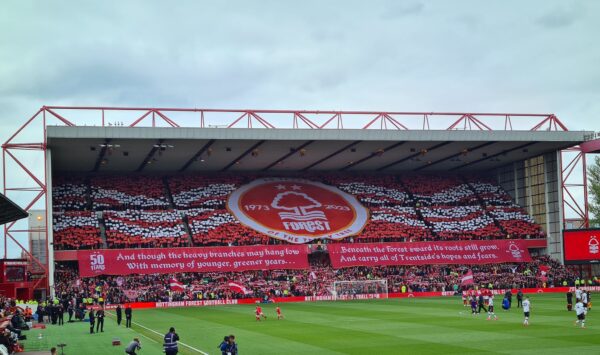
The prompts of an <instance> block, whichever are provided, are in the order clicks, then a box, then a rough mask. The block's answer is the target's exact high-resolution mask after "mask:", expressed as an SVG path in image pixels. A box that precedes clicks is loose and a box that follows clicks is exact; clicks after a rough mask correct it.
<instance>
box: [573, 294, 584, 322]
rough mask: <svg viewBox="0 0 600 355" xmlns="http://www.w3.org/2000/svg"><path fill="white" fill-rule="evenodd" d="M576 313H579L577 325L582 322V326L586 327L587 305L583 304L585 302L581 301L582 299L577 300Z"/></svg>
mask: <svg viewBox="0 0 600 355" xmlns="http://www.w3.org/2000/svg"><path fill="white" fill-rule="evenodd" d="M575 313H576V314H577V320H576V321H575V325H577V324H581V328H585V307H584V306H583V302H581V300H579V301H577V303H576V304H575Z"/></svg>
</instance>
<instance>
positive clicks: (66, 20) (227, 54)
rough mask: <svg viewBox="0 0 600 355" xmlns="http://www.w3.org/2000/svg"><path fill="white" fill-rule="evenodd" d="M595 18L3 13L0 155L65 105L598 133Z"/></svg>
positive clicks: (473, 10) (259, 8)
mask: <svg viewBox="0 0 600 355" xmlns="http://www.w3.org/2000/svg"><path fill="white" fill-rule="evenodd" d="M599 15H600V1H594V0H590V1H548V0H540V1H456V0H454V1H360V2H359V1H356V2H354V1H348V0H344V1H254V2H250V1H220V2H216V1H215V2H212V3H208V2H206V1H204V2H201V1H169V2H167V1H161V2H159V1H53V2H43V1H35V2H34V1H22V0H19V1H5V2H3V4H2V7H1V11H0V122H1V130H0V141H2V142H4V141H5V140H6V139H7V138H8V136H10V134H12V132H14V130H15V129H16V128H17V127H18V126H19V125H20V124H21V123H22V122H23V121H24V120H25V119H27V118H28V117H29V116H30V115H31V114H32V113H34V112H35V111H36V110H37V109H39V107H40V106H42V105H63V104H64V105H112V106H154V107H157V106H169V107H206V108H215V107H218V108H268V109H271V108H282V109H283V108H290V109H342V110H367V109H369V110H403V111H470V112H491V111H494V112H527V113H536V112H539V113H555V114H556V115H557V116H558V117H559V118H560V119H561V120H562V121H563V122H564V123H565V124H566V125H567V127H569V128H570V129H572V130H573V129H585V130H595V131H600V119H599V118H598V113H600V65H599V63H600V46H599V45H598V37H599V35H600V21H598V18H599ZM28 159H34V158H33V157H31V158H28ZM32 161H34V160H32ZM9 174H14V173H12V172H10V173H9ZM13 177H14V178H18V177H17V176H16V175H13ZM17 202H19V201H18V200H17Z"/></svg>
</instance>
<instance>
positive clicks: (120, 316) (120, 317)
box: [116, 304, 123, 325]
mask: <svg viewBox="0 0 600 355" xmlns="http://www.w3.org/2000/svg"><path fill="white" fill-rule="evenodd" d="M116 312H117V325H121V320H122V319H123V310H122V309H121V305H120V304H118V305H117V309H116Z"/></svg>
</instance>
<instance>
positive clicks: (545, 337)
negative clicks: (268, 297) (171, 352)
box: [26, 294, 600, 355]
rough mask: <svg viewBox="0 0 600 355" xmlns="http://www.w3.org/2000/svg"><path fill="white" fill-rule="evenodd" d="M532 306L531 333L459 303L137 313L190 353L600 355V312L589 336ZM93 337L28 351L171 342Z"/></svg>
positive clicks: (115, 333) (513, 314)
mask: <svg viewBox="0 0 600 355" xmlns="http://www.w3.org/2000/svg"><path fill="white" fill-rule="evenodd" d="M596 297H597V295H595V296H592V299H595V298H596ZM496 303H497V304H499V303H500V301H499V300H496ZM531 303H532V317H531V320H530V322H531V325H530V326H529V327H523V326H522V325H521V323H522V320H523V315H522V312H521V311H520V310H518V309H514V308H513V309H512V310H511V311H509V312H504V311H502V310H500V309H499V308H500V307H499V306H497V308H498V309H497V314H498V317H499V318H500V319H499V320H498V321H486V317H485V316H484V315H483V314H482V315H480V316H477V317H474V316H471V315H470V311H468V310H467V309H466V308H464V307H463V306H462V302H461V300H460V299H459V298H455V297H451V298H450V297H444V298H419V299H417V298H412V299H389V300H370V301H352V302H315V303H282V304H280V306H281V309H282V311H283V313H284V315H285V317H286V319H284V320H280V321H278V320H276V319H275V305H272V304H271V305H264V306H263V310H264V311H265V314H266V315H267V316H268V319H267V320H266V321H262V322H256V321H255V319H254V306H252V305H237V306H217V307H204V308H200V307H199V308H170V309H151V310H135V311H134V318H133V320H134V322H136V323H139V324H140V325H143V326H144V327H147V328H150V329H153V330H156V331H157V332H159V333H160V334H163V333H165V332H166V331H167V330H168V328H169V327H171V326H174V327H176V328H177V332H178V333H179V335H180V337H181V341H182V342H183V343H185V344H188V345H190V346H192V347H195V348H197V349H200V350H202V351H204V352H206V353H209V354H217V355H218V354H220V352H219V351H218V350H217V345H218V344H219V343H220V341H221V340H222V339H223V336H224V335H227V334H235V335H236V338H237V341H238V345H239V349H240V353H241V354H442V353H443V354H453V353H456V354H466V353H469V354H477V353H480V354H483V353H498V354H530V353H534V352H535V353H539V352H543V354H544V355H549V354H566V353H572V354H578V355H579V354H600V321H599V320H598V319H599V318H600V317H599V316H596V314H600V307H598V308H599V309H598V310H596V309H594V310H592V311H590V312H589V313H588V316H587V329H579V328H577V327H575V326H574V325H573V321H574V319H575V313H574V312H567V311H566V307H565V301H564V296H563V295H562V294H561V295H550V294H546V295H533V296H532V298H531ZM88 330H89V328H87V327H86V324H82V323H73V324H67V325H65V326H64V327H58V326H49V327H48V329H46V330H44V331H41V333H43V338H42V340H41V341H40V340H38V339H37V334H38V333H40V331H30V332H28V336H29V337H30V340H27V341H26V350H33V349H48V348H49V346H50V345H51V344H57V343H59V342H65V343H67V344H68V346H67V347H66V348H65V354H89V355H93V354H124V352H123V348H124V345H123V346H122V347H120V348H118V349H117V348H116V347H113V346H111V345H110V343H111V339H112V338H113V337H119V338H121V341H122V342H123V343H124V344H125V343H127V342H128V341H130V340H131V338H133V336H136V335H138V336H140V338H141V340H142V346H143V349H142V351H141V352H140V353H141V354H161V350H160V343H161V342H162V336H159V335H157V334H154V333H153V332H151V331H148V330H146V329H143V328H142V327H140V326H137V325H134V328H133V330H131V329H125V328H124V327H123V326H121V327H120V328H119V327H116V322H115V321H114V319H107V322H106V326H105V331H106V332H105V333H101V334H94V335H89V334H87V331H88ZM153 341H155V342H153ZM180 349H181V351H180V353H182V354H198V353H197V352H195V351H192V350H190V349H186V348H185V347H183V346H180Z"/></svg>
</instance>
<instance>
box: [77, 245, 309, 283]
mask: <svg viewBox="0 0 600 355" xmlns="http://www.w3.org/2000/svg"><path fill="white" fill-rule="evenodd" d="M77 259H78V262H79V273H80V274H81V276H83V277H92V276H96V275H103V274H104V275H128V274H167V273H176V272H215V271H244V270H274V269H308V268H309V265H308V246H306V245H279V246H274V245H270V246H266V245H264V246H244V247H210V248H174V249H101V250H79V251H78V252H77Z"/></svg>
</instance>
